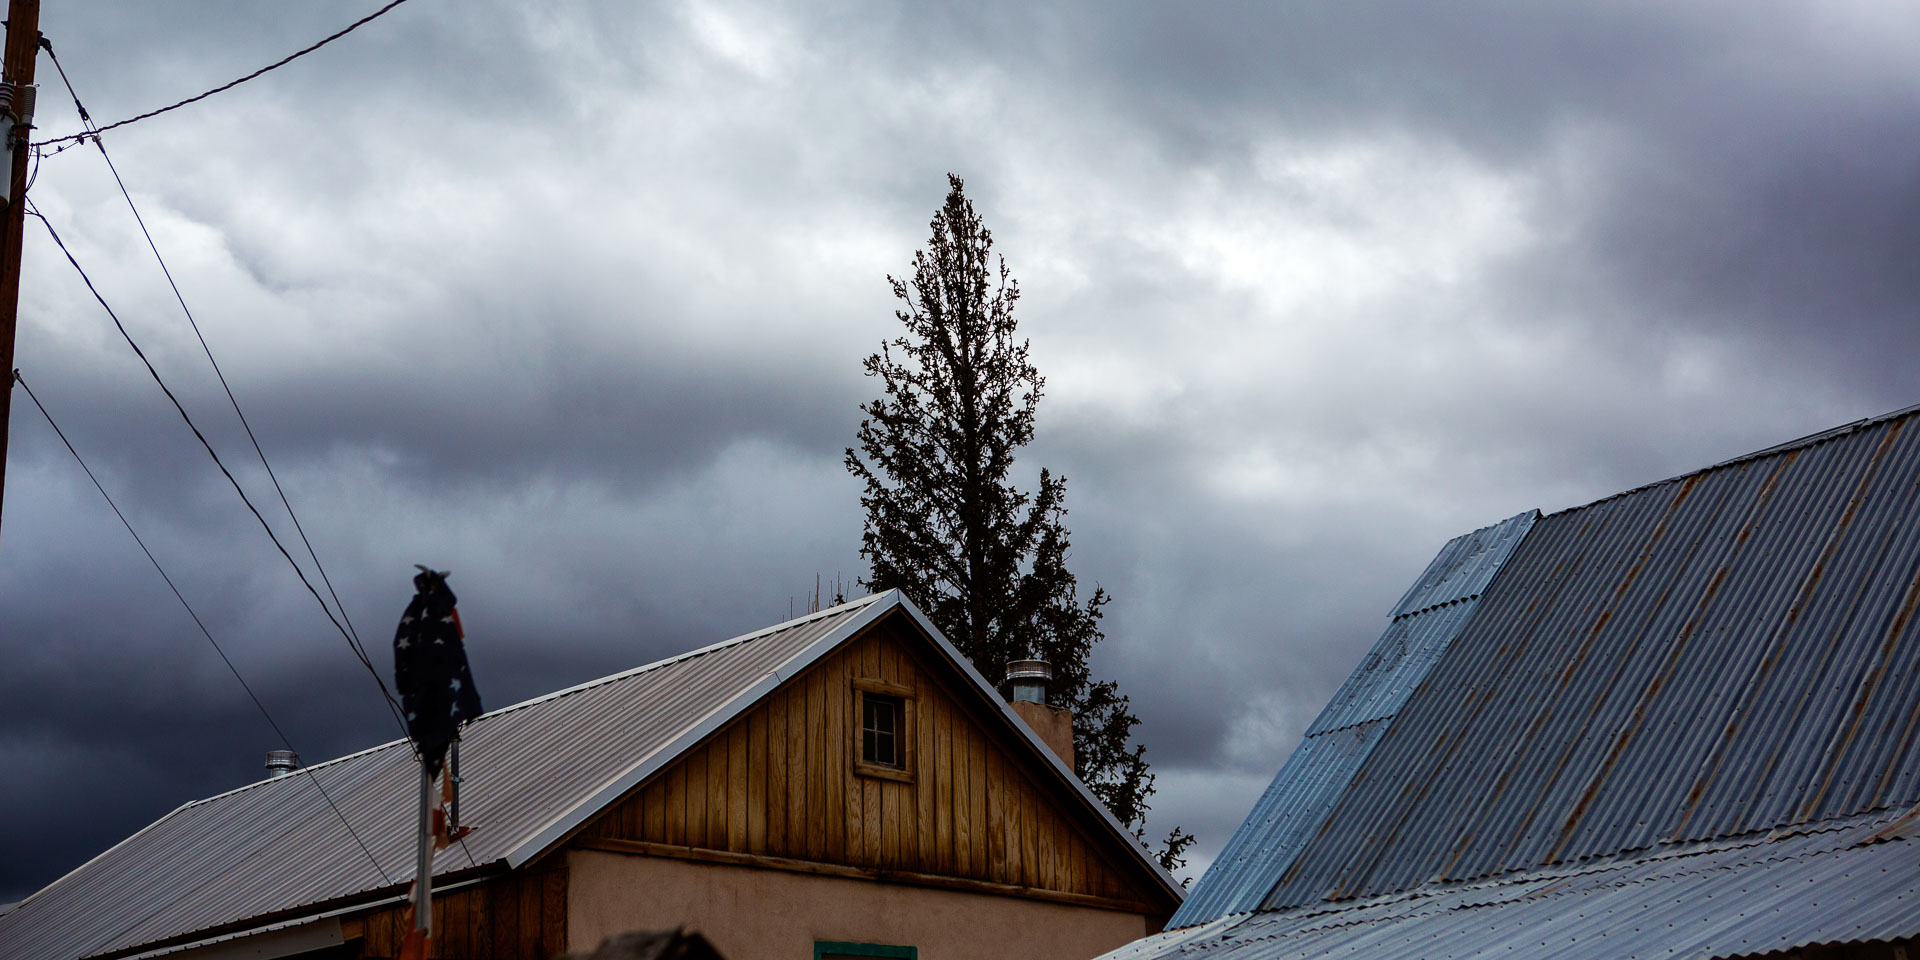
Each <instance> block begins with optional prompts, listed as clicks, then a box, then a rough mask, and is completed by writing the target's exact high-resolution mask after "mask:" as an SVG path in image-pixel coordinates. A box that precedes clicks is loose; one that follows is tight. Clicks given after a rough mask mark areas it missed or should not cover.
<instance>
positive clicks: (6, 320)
mask: <svg viewBox="0 0 1920 960" xmlns="http://www.w3.org/2000/svg"><path fill="white" fill-rule="evenodd" d="M39 55H40V0H9V2H8V4H7V54H6V63H5V67H4V69H3V70H0V81H5V84H6V86H5V89H4V90H0V99H4V100H5V108H4V109H5V114H6V116H4V117H0V122H4V124H5V126H6V127H7V130H6V136H7V150H6V153H7V158H8V159H9V160H11V161H12V162H11V163H9V164H7V171H6V177H7V192H6V208H5V210H4V211H3V212H0V501H4V500H5V499H6V491H7V422H8V419H9V418H10V417H11V416H12V414H13V371H14V365H13V331H14V327H15V322H14V321H15V319H16V318H17V317H18V315H19V312H20V240H21V235H22V234H23V233H25V231H26V223H27V197H26V193H27V154H28V153H30V152H31V151H30V150H29V149H28V146H27V144H28V141H29V140H31V139H32V136H33V101H34V90H33V65H34V61H35V60H36V59H38V58H39Z"/></svg>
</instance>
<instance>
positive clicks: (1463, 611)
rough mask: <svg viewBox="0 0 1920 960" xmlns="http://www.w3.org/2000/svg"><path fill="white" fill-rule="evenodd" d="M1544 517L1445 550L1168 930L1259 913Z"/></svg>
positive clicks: (1477, 534)
mask: <svg viewBox="0 0 1920 960" xmlns="http://www.w3.org/2000/svg"><path fill="white" fill-rule="evenodd" d="M1539 516H1540V515H1539V513H1537V512H1535V511H1528V512H1526V513H1523V514H1520V515H1518V516H1514V517H1510V518H1508V519H1506V520H1503V521H1501V522H1500V523H1497V524H1494V525H1493V526H1490V527H1484V528H1482V529H1479V530H1475V531H1474V532H1472V533H1469V534H1466V535H1464V536H1459V537H1455V538H1454V539H1452V540H1450V541H1448V542H1447V544H1446V546H1444V547H1442V548H1441V549H1440V553H1439V554H1438V555H1436V556H1435V557H1434V559H1433V561H1432V562H1431V563H1429V564H1427V569H1426V570H1425V571H1424V572H1423V573H1422V574H1421V575H1420V579H1419V580H1417V581H1415V583H1414V585H1413V588H1412V589H1410V590H1408V591H1407V595H1406V596H1405V597H1403V598H1401V601H1400V603H1399V604H1397V605H1396V606H1395V609H1394V615H1393V620H1392V622H1391V623H1389V624H1388V625H1387V630H1386V632H1385V633H1383V634H1381V636H1380V639H1379V640H1377V641H1375V642H1374V645H1373V649H1372V650H1370V651H1368V653H1367V656H1366V658H1365V659H1363V660H1362V661H1361V662H1360V666H1359V667H1357V668H1356V669H1355V670H1354V672H1353V674H1352V675H1351V676H1349V677H1348V678H1347V682H1346V683H1344V684H1342V685H1341V687H1340V690H1339V692H1338V693H1335V694H1334V696H1333V700H1332V702H1330V703H1328V704H1327V706H1326V708H1325V709H1324V710H1322V711H1321V712H1320V716H1319V718H1318V719H1316V720H1314V722H1313V724H1312V726H1310V727H1308V728H1307V735H1306V739H1305V740H1304V741H1303V742H1302V743H1301V744H1300V746H1299V747H1298V748H1296V749H1295V750H1294V752H1293V755H1292V756H1290V757H1288V758H1287V762H1286V765H1285V766H1283V767H1281V768H1280V772H1279V773H1278V774H1277V775H1275V776H1274V778H1273V782H1272V783H1271V784H1269V785H1268V786H1267V790H1266V793H1264V794H1262V795H1261V797H1260V801H1259V802H1258V803H1256V804H1254V807H1253V812H1252V813H1250V814H1249V815H1248V816H1247V819H1246V821H1245V822H1244V823H1242V824H1241V825H1240V829H1238V830H1236V831H1235V832H1234V835H1233V836H1232V837H1231V838H1230V839H1229V840H1228V841H1227V845H1226V846H1225V847H1224V848H1222V849H1221V851H1220V855H1219V856H1218V857H1216V858H1215V859H1214V861H1213V863H1212V865H1210V866H1209V867H1208V868H1207V872H1206V874H1205V875H1203V876H1202V877H1201V878H1200V882H1199V883H1197V884H1195V885H1194V888H1193V892H1192V893H1191V894H1189V895H1188V896H1187V900H1186V902H1185V903H1184V904H1182V905H1181V907H1180V910H1179V912H1178V913H1176V914H1174V916H1173V918H1172V919H1171V920H1170V921H1169V922H1168V924H1169V926H1172V927H1186V926H1191V925H1193V924H1198V923H1205V922H1207V921H1210V920H1213V919H1214V918H1216V917H1220V916H1224V915H1226V914H1230V913H1240V912H1244V911H1247V910H1252V909H1254V908H1255V907H1257V906H1259V905H1260V902H1261V900H1262V899H1264V898H1265V897H1266V895H1267V893H1268V891H1270V890H1272V889H1273V885H1274V883H1275V881H1277V880H1278V879H1279V878H1280V875H1281V874H1282V873H1284V872H1285V871H1286V869H1287V868H1288V867H1289V866H1291V865H1292V863H1293V859H1294V857H1295V856H1297V855H1298V854H1299V853H1300V851H1301V850H1302V849H1303V848H1304V847H1305V846H1306V843H1307V841H1308V840H1310V839H1311V838H1312V837H1313V836H1314V833H1315V832H1316V831H1318V830H1319V829H1320V825H1321V823H1322V822H1323V821H1324V820H1325V819H1326V816H1327V814H1328V813H1329V812H1330V811H1331V810H1332V809H1333V807H1334V804H1335V803H1336V802H1337V801H1338V800H1339V799H1340V795H1341V793H1342V792H1343V791H1345V790H1346V787H1347V784H1348V782H1349V781H1351V780H1352V779H1353V775H1354V772H1355V771H1357V770H1359V769H1360V766H1361V764H1362V763H1363V762H1365V760H1366V758H1367V755H1368V754H1369V753H1371V752H1372V751H1373V747H1374V745H1375V744H1377V743H1379V742H1380V738H1381V736H1382V735H1384V734H1385V733H1386V730H1387V726H1388V724H1389V723H1390V722H1391V720H1392V717H1393V715H1394V712H1395V711H1397V710H1398V709H1399V708H1400V705H1401V704H1402V703H1404V702H1406V699H1407V697H1409V696H1411V695H1412V693H1413V691H1414V688H1416V687H1418V686H1419V685H1420V681H1421V680H1423V679H1424V678H1425V677H1426V675H1427V672H1428V671H1429V670H1431V669H1432V668H1433V665H1434V664H1435V663H1438V662H1439V660H1440V655H1441V654H1442V653H1444V652H1445V651H1446V648H1447V644H1448V643H1450V642H1451V641H1452V640H1453V638H1454V636H1455V635H1456V634H1458V633H1459V632H1460V627H1461V625H1462V624H1464V623H1465V622H1466V621H1467V618H1468V617H1469V616H1470V615H1471V614H1472V612H1473V609H1474V600H1475V598H1477V597H1478V596H1479V591H1480V590H1481V589H1483V588H1484V587H1485V586H1486V584H1487V582H1488V581H1490V580H1491V579H1492V578H1493V575H1494V574H1495V573H1496V572H1497V571H1498V570H1499V569H1500V565H1501V564H1502V563H1503V562H1505V561H1506V558H1507V556H1508V555H1509V554H1511V553H1512V552H1513V548H1514V546H1515V545H1517V544H1518V543H1519V542H1520V541H1521V539H1523V538H1524V537H1525V536H1526V534H1527V531H1528V529H1530V528H1531V527H1532V526H1533V522H1534V521H1535V520H1536V519H1538V518H1539Z"/></svg>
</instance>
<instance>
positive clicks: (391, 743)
mask: <svg viewBox="0 0 1920 960" xmlns="http://www.w3.org/2000/svg"><path fill="white" fill-rule="evenodd" d="M892 592H893V591H891V590H883V591H881V592H880V593H874V594H868V595H867V596H864V597H861V598H860V599H858V600H849V601H847V602H846V603H843V604H840V605H839V606H836V607H828V608H827V609H825V610H821V611H818V612H816V613H810V614H807V615H806V616H804V617H796V618H794V619H792V620H788V621H786V622H784V623H776V624H774V625H773V626H771V627H766V628H764V629H760V630H755V631H753V632H752V633H743V634H741V635H740V636H737V637H731V638H728V639H726V640H722V641H720V642H719V643H711V644H708V645H706V646H704V647H700V648H698V649H695V650H688V651H685V652H683V653H677V654H674V655H673V656H671V657H667V658H665V659H663V660H655V661H654V662H652V663H647V664H642V665H640V666H637V667H629V668H627V669H625V670H621V671H619V672H617V673H610V674H608V675H606V676H604V677H596V678H594V679H592V680H586V681H582V682H580V683H576V684H574V685H573V686H571V687H563V688H561V689H559V690H553V691H549V692H547V693H543V694H541V695H539V696H537V697H533V698H531V699H527V700H522V701H520V702H519V703H511V704H508V705H506V706H504V707H496V708H495V709H492V710H489V711H487V712H485V713H483V714H481V715H479V716H478V717H475V718H473V722H474V723H479V722H481V721H483V720H489V719H492V718H493V717H497V716H499V715H501V714H504V713H511V712H513V711H515V710H520V709H523V708H525V707H531V706H533V705H535V704H539V703H545V702H546V701H548V700H556V699H559V698H560V697H564V696H567V695H568V694H573V693H579V692H581V691H583V690H590V689H592V688H594V687H598V686H602V685H605V684H609V683H613V682H615V681H617V680H626V679H629V678H631V677H636V676H639V675H640V674H643V673H650V672H652V671H654V670H658V669H660V668H661V667H667V666H672V665H673V664H676V663H679V662H681V661H683V660H691V659H693V658H694V657H698V656H703V655H705V654H709V653H713V652H715V651H718V650H722V649H725V648H727V647H731V646H734V645H736V644H742V643H746V642H747V641H749V640H758V639H760V638H761V637H764V636H767V635H768V634H772V633H778V632H780V631H782V630H788V629H791V628H793V627H797V626H800V625H801V624H804V623H809V622H812V621H814V620H819V619H822V618H825V617H829V616H835V615H838V614H841V613H846V612H849V611H851V610H853V609H854V608H857V607H860V606H863V605H865V604H869V603H872V602H874V601H875V600H877V599H879V598H880V597H883V596H885V595H886V594H888V593H892ZM406 743H407V738H405V737H400V738H397V739H394V740H388V741H386V742H384V743H376V744H374V745H373V746H371V747H366V748H364V749H360V750H355V751H354V752H352V753H348V754H342V755H341V756H338V757H333V758H332V759H328V760H322V761H320V762H318V763H310V764H307V765H305V766H302V767H300V768H299V769H297V770H295V771H294V772H293V773H292V774H283V775H281V776H278V777H264V778H262V779H259V780H255V781H253V782H251V783H243V784H241V785H240V786H237V787H234V788H233V789H231V790H226V791H223V792H220V793H216V794H214V795H213V796H210V797H201V798H200V799H198V800H189V801H187V802H186V803H183V804H181V805H180V806H178V807H176V808H174V809H173V810H172V811H170V812H168V813H167V814H166V816H163V817H161V818H160V820H165V819H167V817H171V816H173V815H174V814H175V813H179V812H180V811H181V810H185V809H187V808H188V807H197V806H200V805H202V804H208V803H212V802H214V801H215V800H223V799H225V798H227V797H230V796H233V795H234V794H236V793H240V792H241V791H244V790H252V789H253V788H255V787H258V786H262V785H264V784H269V783H274V782H276V781H280V780H288V779H291V778H293V777H298V776H304V775H306V773H307V772H308V771H310V770H318V769H320V768H321V767H327V766H332V765H334V764H336V763H345V762H347V761H348V760H354V759H357V758H359V757H364V756H366V755H367V754H370V753H374V752H377V751H380V750H388V749H391V748H393V747H398V746H402V745H404V744H406ZM160 820H156V821H154V823H159V822H160ZM149 826H152V824H149ZM129 839H131V838H129ZM116 846H117V844H116ZM88 862H89V863H91V862H92V861H88ZM82 866H84V864H82ZM22 902H23V903H24V902H25V901H22Z"/></svg>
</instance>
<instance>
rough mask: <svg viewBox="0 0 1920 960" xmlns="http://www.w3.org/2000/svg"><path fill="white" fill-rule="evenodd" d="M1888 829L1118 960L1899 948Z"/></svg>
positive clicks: (1278, 916)
mask: <svg viewBox="0 0 1920 960" xmlns="http://www.w3.org/2000/svg"><path fill="white" fill-rule="evenodd" d="M1889 819H1891V817H1890V816H1889V815H1886V814H1881V815H1873V816H1867V817H1859V818H1852V819H1849V820H1844V821H1830V822H1828V824H1826V825H1825V826H1824V828H1823V829H1818V830H1813V831H1810V832H1806V833H1801V834H1797V835H1789V836H1785V837H1773V836H1766V835H1760V836H1748V837H1744V838H1740V839H1736V840H1719V841H1712V842H1707V843H1694V844H1679V845H1668V846H1665V847H1663V848H1662V849H1660V850H1659V851H1658V853H1657V855H1649V856H1645V857H1642V858H1638V859H1634V860H1626V861H1621V860H1614V861H1609V862H1607V863H1605V864H1599V865H1588V866H1576V867H1563V868H1543V869H1539V870H1534V871H1529V872H1527V873H1525V874H1521V875H1518V876H1515V877H1512V878H1509V879H1503V880H1494V881H1479V882H1475V883H1464V884H1448V885H1445V886H1429V887H1425V888H1422V889H1421V890H1420V891H1418V892H1416V893H1412V894H1391V895H1386V896H1380V897H1375V898H1371V899H1368V900H1365V901H1361V902H1358V903H1350V904H1347V903H1343V904H1340V905H1338V906H1329V905H1325V904H1322V905H1317V906H1313V907H1300V908H1294V909H1290V910H1283V911H1270V912H1266V913H1258V914H1252V915H1248V916H1244V917H1239V918H1231V917H1230V918H1227V919H1225V920H1223V921H1221V922H1219V923H1216V924H1215V925H1213V926H1210V927H1204V928H1198V929H1195V930H1186V931H1172V932H1169V933H1166V934H1161V935H1159V936H1156V937H1150V938H1147V939H1145V940H1141V941H1138V942H1136V943H1133V944H1131V945H1129V946H1127V947H1124V948H1122V949H1120V950H1117V951H1115V952H1113V953H1110V954H1108V955H1107V956H1106V957H1105V958H1103V960H1172V958H1176V957H1194V958H1197V957H1204V958H1206V960H1281V958H1297V960H1307V958H1321V957H1353V956H1364V957H1369V958H1373V960H1402V958H1404V960H1419V958H1432V957H1449V958H1454V960H1476V958H1496V957H1497V958H1506V960H1510V958H1513V957H1553V958H1555V960H1614V958H1619V957H1647V956H1659V957H1669V958H1674V960H1695V958H1697V960H1707V958H1715V957H1735V956H1744V955H1751V954H1760V953H1767V952H1772V951H1782V950H1793V949H1799V948H1803V947H1808V946H1812V945H1815V944H1831V943H1851V942H1862V941H1872V940H1878V941H1886V940H1896V939H1901V938H1906V937H1912V936H1915V935H1917V934H1920V851H1916V850H1915V849H1914V847H1913V841H1912V840H1910V839H1906V838H1905V837H1904V835H1896V838H1895V839H1890V840H1886V841H1883V842H1871V841H1870V839H1869V838H1870V837H1871V836H1872V835H1873V834H1874V833H1875V832H1877V831H1879V830H1880V828H1881V827H1882V826H1883V825H1885V824H1886V823H1887V821H1888V820H1889Z"/></svg>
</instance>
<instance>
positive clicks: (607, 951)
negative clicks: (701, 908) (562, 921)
mask: <svg viewBox="0 0 1920 960" xmlns="http://www.w3.org/2000/svg"><path fill="white" fill-rule="evenodd" d="M561 960H723V958H722V957H721V956H720V952H719V951H718V950H715V949H713V944H710V943H708V942H707V938H706V937H703V936H701V935H699V934H697V933H688V932H686V931H684V930H655V931H652V932H647V931H641V930H632V931H628V932H627V933H616V934H614V935H613V936H611V937H608V938H606V939H605V940H602V941H600V945H599V946H597V947H595V948H593V950H592V952H581V951H578V950H576V951H574V952H573V953H568V954H564V955H563V956H562V957H561Z"/></svg>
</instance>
